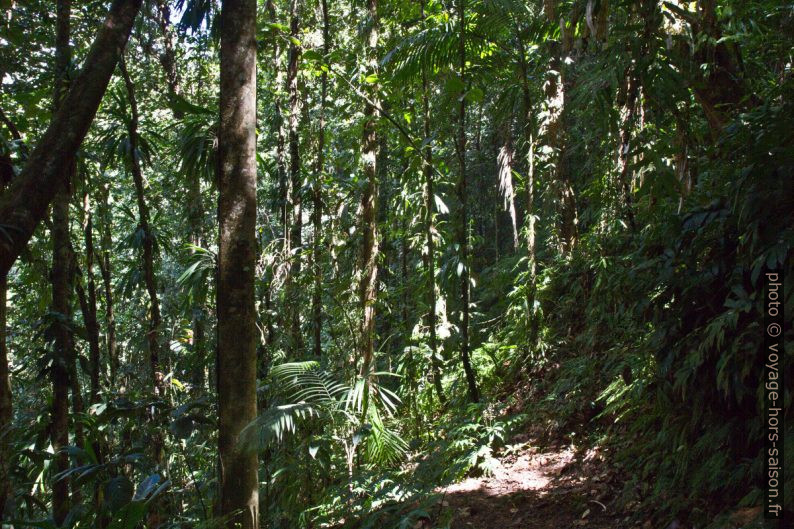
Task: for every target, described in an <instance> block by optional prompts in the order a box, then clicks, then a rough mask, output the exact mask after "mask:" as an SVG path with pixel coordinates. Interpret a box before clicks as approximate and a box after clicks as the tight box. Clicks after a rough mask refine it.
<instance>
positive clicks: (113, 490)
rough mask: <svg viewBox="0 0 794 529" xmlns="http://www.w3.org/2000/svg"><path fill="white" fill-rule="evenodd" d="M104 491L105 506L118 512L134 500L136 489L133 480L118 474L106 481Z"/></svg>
mask: <svg viewBox="0 0 794 529" xmlns="http://www.w3.org/2000/svg"><path fill="white" fill-rule="evenodd" d="M104 493H105V502H104V507H105V508H106V509H107V510H109V511H111V512H116V511H118V510H119V509H121V508H122V507H124V506H125V505H127V504H128V503H129V502H130V501H132V496H133V493H134V490H133V486H132V482H131V481H130V480H129V479H128V478H127V476H116V477H115V478H111V479H109V480H107V481H106V482H105V485H104Z"/></svg>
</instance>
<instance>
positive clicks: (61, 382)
mask: <svg viewBox="0 0 794 529" xmlns="http://www.w3.org/2000/svg"><path fill="white" fill-rule="evenodd" d="M71 9H72V3H71V0H58V2H57V20H56V26H55V28H56V29H55V91H54V96H53V108H54V109H55V110H56V111H57V109H58V107H59V106H60V105H61V104H62V100H63V94H64V93H65V92H66V90H67V82H68V80H67V75H68V71H69V63H70V62H71V48H70V45H69V37H70V32H71V20H70V18H71ZM74 170H75V160H74V157H73V156H70V157H69V158H66V159H64V160H61V167H60V177H59V178H58V180H57V181H58V182H59V189H58V191H57V194H56V195H55V199H54V201H53V205H52V228H51V238H52V270H51V272H50V280H51V282H52V312H53V315H54V318H55V319H54V320H53V323H52V325H53V329H54V331H55V332H54V333H53V334H54V336H55V341H54V347H55V349H54V354H53V360H52V368H51V371H50V373H51V377H52V388H53V389H52V423H51V425H50V439H51V443H52V448H53V452H54V454H55V459H54V461H53V466H52V474H51V475H52V476H55V475H57V474H58V473H59V472H64V471H65V470H67V469H68V468H69V457H68V455H67V453H66V447H67V446H68V444H69V382H70V374H73V375H76V373H73V371H74V369H73V368H74V363H73V358H74V337H73V335H72V327H71V326H72V307H71V290H72V289H71V262H72V255H71V251H70V241H69V189H70V187H71V181H72V179H73V177H74V172H75V171H74ZM78 395H79V392H77V393H75V394H74V395H73V396H74V401H75V402H77V400H78V399H77V397H78ZM69 481H70V480H67V479H59V480H55V479H53V484H52V517H53V519H54V520H55V522H56V523H57V524H58V525H60V524H62V523H63V521H64V520H65V519H66V515H67V514H68V513H69V508H70V501H69Z"/></svg>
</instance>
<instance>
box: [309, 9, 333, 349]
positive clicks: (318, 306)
mask: <svg viewBox="0 0 794 529" xmlns="http://www.w3.org/2000/svg"><path fill="white" fill-rule="evenodd" d="M320 10H321V12H322V13H321V14H322V22H323V28H322V31H323V57H324V58H327V57H328V54H329V53H330V51H331V34H330V33H331V24H330V19H329V16H328V1H327V0H320ZM326 60H327V59H326ZM327 97H328V72H327V71H323V72H322V74H321V76H320V120H319V125H318V130H317V165H316V167H315V170H314V173H315V174H314V189H313V193H312V201H313V208H312V209H313V211H312V214H313V218H312V221H313V228H314V241H313V242H314V244H313V246H314V247H313V250H312V264H313V266H314V271H313V272H314V290H313V292H312V336H313V339H314V343H313V347H312V349H313V351H314V355H315V356H317V357H319V356H320V355H321V354H322V335H323V268H322V245H323V234H322V229H323V179H324V175H323V172H324V170H325V106H326V99H327Z"/></svg>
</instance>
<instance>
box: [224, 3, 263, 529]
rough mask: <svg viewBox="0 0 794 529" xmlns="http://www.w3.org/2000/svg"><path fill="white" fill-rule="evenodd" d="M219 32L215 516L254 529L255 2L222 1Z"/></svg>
mask: <svg viewBox="0 0 794 529" xmlns="http://www.w3.org/2000/svg"><path fill="white" fill-rule="evenodd" d="M220 31H221V71H220V76H221V90H220V130H219V135H218V138H219V144H218V157H219V164H218V168H219V174H218V187H219V191H220V196H219V202H218V217H219V218H218V221H219V224H220V241H219V250H218V268H219V274H218V289H217V292H218V293H217V311H218V363H217V366H218V422H219V424H218V426H219V432H218V452H219V455H220V476H219V478H220V479H219V481H220V513H219V514H220V515H221V516H227V515H228V516H229V520H228V521H227V522H226V523H225V526H226V527H228V528H230V529H231V528H233V527H241V528H242V529H257V528H258V527H259V490H258V462H257V455H256V452H255V451H252V450H247V451H246V450H242V449H240V447H238V446H237V438H238V436H239V433H240V431H241V430H242V429H243V428H244V427H245V426H246V425H247V424H248V423H250V422H251V421H253V420H254V419H255V418H256V340H257V335H258V333H257V327H256V309H255V305H254V297H255V295H254V274H255V269H256V252H257V246H256V233H255V227H256V134H255V131H256V0H225V1H224V2H223V7H222V8H221V30H220Z"/></svg>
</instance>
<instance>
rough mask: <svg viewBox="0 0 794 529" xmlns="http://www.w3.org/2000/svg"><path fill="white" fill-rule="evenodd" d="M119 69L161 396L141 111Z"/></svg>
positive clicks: (152, 361)
mask: <svg viewBox="0 0 794 529" xmlns="http://www.w3.org/2000/svg"><path fill="white" fill-rule="evenodd" d="M119 70H120V71H121V76H122V78H123V79H124V86H125V87H126V89H127V100H128V102H129V105H130V116H129V119H127V120H126V125H127V141H128V142H129V160H128V164H129V169H130V172H131V173H132V181H133V183H134V184H135V201H136V203H137V205H138V229H139V230H140V232H141V246H142V250H143V255H142V259H143V262H142V263H141V264H142V265H143V281H144V283H145V284H146V292H147V293H148V294H149V325H148V329H147V331H146V342H147V345H148V347H149V369H150V376H151V380H152V385H153V387H154V390H155V393H156V394H157V395H160V396H162V395H163V392H164V383H163V374H162V372H161V367H160V326H161V317H160V300H159V299H158V296H157V276H156V275H155V270H154V252H155V247H154V244H155V240H154V233H153V232H152V228H151V223H150V219H149V205H148V204H147V203H146V187H145V183H144V179H143V170H142V169H141V160H140V156H139V153H140V136H139V132H138V126H139V123H140V114H139V111H138V100H137V98H136V97H135V84H134V83H133V81H132V78H131V77H130V73H129V71H128V70H127V65H126V61H125V59H124V58H123V57H122V58H121V60H120V61H119Z"/></svg>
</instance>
